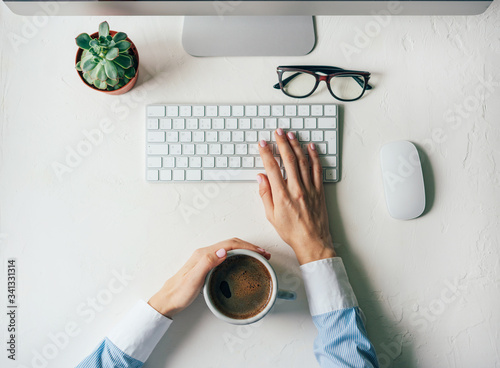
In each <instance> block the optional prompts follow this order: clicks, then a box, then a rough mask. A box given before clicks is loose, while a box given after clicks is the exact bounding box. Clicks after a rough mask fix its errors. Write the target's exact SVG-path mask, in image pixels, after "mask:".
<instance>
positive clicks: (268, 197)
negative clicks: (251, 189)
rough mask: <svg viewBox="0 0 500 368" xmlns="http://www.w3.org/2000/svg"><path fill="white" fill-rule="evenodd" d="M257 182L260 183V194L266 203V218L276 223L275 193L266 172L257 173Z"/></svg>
mask: <svg viewBox="0 0 500 368" xmlns="http://www.w3.org/2000/svg"><path fill="white" fill-rule="evenodd" d="M257 182H258V183H259V195H260V198H261V199H262V203H263V204H264V210H265V212H266V218H267V219H268V220H269V222H271V223H274V203H273V194H272V191H271V185H270V184H269V179H267V176H266V175H264V174H259V175H257Z"/></svg>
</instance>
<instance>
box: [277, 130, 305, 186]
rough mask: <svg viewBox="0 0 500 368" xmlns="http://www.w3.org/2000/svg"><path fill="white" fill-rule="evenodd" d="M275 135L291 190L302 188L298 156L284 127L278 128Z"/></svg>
mask: <svg viewBox="0 0 500 368" xmlns="http://www.w3.org/2000/svg"><path fill="white" fill-rule="evenodd" d="M288 134H293V133H288ZM274 135H275V136H276V143H277V144H278V149H279V151H280V156H281V159H282V160H283V165H284V166H285V170H286V176H287V185H288V188H289V191H296V190H297V189H299V188H300V189H301V188H302V187H303V186H302V179H301V178H300V174H299V169H298V167H297V156H296V155H295V152H294V151H293V149H292V147H290V143H289V142H288V139H287V137H286V136H285V132H284V131H283V129H281V128H278V129H276V131H275V132H274Z"/></svg>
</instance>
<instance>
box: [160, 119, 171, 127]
mask: <svg viewBox="0 0 500 368" xmlns="http://www.w3.org/2000/svg"><path fill="white" fill-rule="evenodd" d="M160 129H172V119H160Z"/></svg>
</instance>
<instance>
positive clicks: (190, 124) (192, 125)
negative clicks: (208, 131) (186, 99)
mask: <svg viewBox="0 0 500 368" xmlns="http://www.w3.org/2000/svg"><path fill="white" fill-rule="evenodd" d="M186 129H190V130H196V129H198V119H186Z"/></svg>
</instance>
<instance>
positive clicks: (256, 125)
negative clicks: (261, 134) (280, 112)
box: [252, 118, 264, 130]
mask: <svg viewBox="0 0 500 368" xmlns="http://www.w3.org/2000/svg"><path fill="white" fill-rule="evenodd" d="M252 129H256V130H259V129H264V119H262V118H256V119H252Z"/></svg>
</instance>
